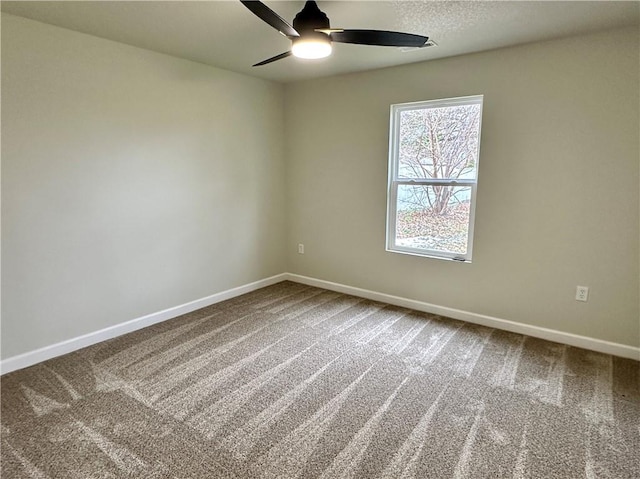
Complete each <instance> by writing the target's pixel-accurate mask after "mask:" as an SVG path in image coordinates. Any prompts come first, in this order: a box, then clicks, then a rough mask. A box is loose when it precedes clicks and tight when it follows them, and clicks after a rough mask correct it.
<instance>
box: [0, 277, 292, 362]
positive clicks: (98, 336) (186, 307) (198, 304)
mask: <svg viewBox="0 0 640 479" xmlns="http://www.w3.org/2000/svg"><path fill="white" fill-rule="evenodd" d="M286 279H287V274H286V273H282V274H277V275H275V276H271V277H269V278H265V279H261V280H259V281H255V282H253V283H249V284H245V285H242V286H238V287H236V288H232V289H228V290H226V291H222V292H220V293H216V294H212V295H211V296H207V297H206V298H201V299H196V300H195V301H190V302H189V303H185V304H181V305H179V306H174V307H173V308H169V309H165V310H163V311H158V312H157V313H152V314H148V315H146V316H142V317H140V318H135V319H132V320H130V321H126V322H124V323H120V324H116V325H115V326H110V327H108V328H104V329H101V330H99V331H94V332H92V333H88V334H84V335H82V336H78V337H76V338H72V339H68V340H66V341H62V342H60V343H56V344H52V345H50V346H45V347H43V348H40V349H36V350H34V351H30V352H28V353H24V354H19V355H18V356H13V357H10V358H7V359H3V360H2V361H0V374H6V373H10V372H11V371H15V370H17V369H23V368H26V367H29V366H33V365H34V364H37V363H40V362H42V361H46V360H47V359H52V358H55V357H58V356H62V355H63V354H68V353H71V352H73V351H77V350H78V349H82V348H86V347H87V346H91V345H92V344H96V343H99V342H102V341H106V340H107V339H112V338H115V337H117V336H121V335H123V334H127V333H130V332H132V331H137V330H138V329H142V328H146V327H147V326H151V325H152V324H156V323H160V322H162V321H166V320H168V319H172V318H175V317H177V316H181V315H183V314H186V313H190V312H192V311H195V310H197V309H200V308H204V307H206V306H210V305H212V304H215V303H219V302H221V301H225V300H227V299H231V298H235V297H236V296H240V295H242V294H245V293H250V292H251V291H255V290H257V289H260V288H264V287H265V286H270V285H272V284H275V283H279V282H281V281H284V280H286Z"/></svg>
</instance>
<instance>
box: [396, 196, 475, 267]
mask: <svg viewBox="0 0 640 479" xmlns="http://www.w3.org/2000/svg"><path fill="white" fill-rule="evenodd" d="M470 204H471V187H468V186H462V187H461V186H423V185H420V186H414V185H398V203H397V214H396V232H395V244H396V245H397V246H403V247H407V248H416V249H424V250H434V251H441V252H447V253H454V254H462V255H464V254H466V253H467V238H468V235H469V211H470Z"/></svg>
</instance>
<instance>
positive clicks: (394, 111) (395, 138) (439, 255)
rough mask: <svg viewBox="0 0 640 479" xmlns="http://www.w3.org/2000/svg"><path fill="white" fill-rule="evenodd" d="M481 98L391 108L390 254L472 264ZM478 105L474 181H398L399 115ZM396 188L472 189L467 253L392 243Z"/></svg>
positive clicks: (388, 199)
mask: <svg viewBox="0 0 640 479" xmlns="http://www.w3.org/2000/svg"><path fill="white" fill-rule="evenodd" d="M483 101H484V95H471V96H464V97H457V98H445V99H441V100H426V101H418V102H411V103H397V104H393V105H391V108H390V118H389V163H388V179H387V221H386V229H387V231H386V250H387V251H389V252H391V253H401V254H409V255H414V256H422V257H427V258H435V259H444V260H451V261H459V262H465V263H471V258H472V254H473V236H474V235H473V233H474V226H475V210H476V195H477V189H478V175H479V164H480V142H481V138H480V137H481V135H482V107H483ZM474 104H477V105H480V119H479V123H478V133H479V136H478V147H477V148H478V149H477V153H476V172H475V173H476V174H475V178H474V179H428V178H403V179H400V178H398V167H399V154H398V153H399V145H400V142H399V136H400V114H401V113H402V112H403V111H407V110H418V109H427V108H429V109H430V108H442V107H448V106H458V105H474ZM399 185H443V186H466V187H470V188H471V199H470V205H469V229H468V236H467V252H466V254H464V255H461V254H456V253H450V252H446V251H438V250H429V249H423V248H411V247H408V246H401V245H397V244H395V240H396V234H395V233H396V224H397V201H398V186H399Z"/></svg>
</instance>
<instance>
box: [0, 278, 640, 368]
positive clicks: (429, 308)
mask: <svg viewBox="0 0 640 479" xmlns="http://www.w3.org/2000/svg"><path fill="white" fill-rule="evenodd" d="M285 280H289V281H293V282H296V283H301V284H306V285H309V286H316V287H318V288H324V289H328V290H331V291H337V292H339V293H345V294H351V295H353V296H359V297H362V298H367V299H371V300H374V301H380V302H384V303H389V304H393V305H396V306H403V307H406V308H411V309H415V310H417V311H424V312H426V313H432V314H437V315H440V316H446V317H449V318H454V319H459V320H461V321H466V322H469V323H474V324H481V325H483V326H488V327H491V328H496V329H502V330H505V331H511V332H514V333H519V334H526V335H527V336H533V337H535V338H541V339H546V340H549V341H555V342H558V343H563V344H568V345H569V346H576V347H579V348H584V349H589V350H591V351H598V352H601V353H606V354H612V355H614V356H620V357H623V358H630V359H635V360H640V348H638V347H634V346H628V345H626V344H619V343H612V342H609V341H603V340H601V339H595V338H590V337H587V336H579V335H577V334H571V333H565V332H562V331H556V330H553V329H547V328H541V327H539V326H532V325H529V324H522V323H516V322H514V321H509V320H507V319H500V318H494V317H492V316H486V315H483V314H477V313H472V312H469V311H463V310H460V309H454V308H448V307H446V306H439V305H436V304H431V303H425V302H423V301H416V300H414V299H408V298H403V297H400V296H393V295H390V294H385V293H379V292H376V291H371V290H368V289H362V288H356V287H353V286H347V285H345V284H340V283H333V282H331V281H325V280H322V279H316V278H310V277H307V276H301V275H298V274H292V273H282V274H278V275H275V276H271V277H269V278H265V279H262V280H260V281H256V282H253V283H249V284H245V285H243V286H238V287H237V288H232V289H229V290H226V291H222V292H220V293H216V294H212V295H211V296H207V297H205V298H201V299H197V300H195V301H191V302H189V303H185V304H182V305H179V306H174V307H173V308H169V309H165V310H163V311H159V312H157V313H152V314H148V315H146V316H142V317H140V318H136V319H132V320H130V321H126V322H124V323H120V324H116V325H115V326H110V327H108V328H105V329H101V330H99V331H94V332H92V333H88V334H85V335H83V336H78V337H76V338H72V339H68V340H66V341H62V342H60V343H56V344H52V345H50V346H45V347H43V348H40V349H36V350H34V351H30V352H28V353H24V354H20V355H18V356H13V357H10V358H7V359H4V360H2V361H0V374H6V373H10V372H11V371H16V370H18V369H23V368H26V367H29V366H33V365H34V364H37V363H40V362H42V361H46V360H48V359H52V358H55V357H58V356H62V355H63V354H67V353H71V352H73V351H77V350H78V349H82V348H85V347H87V346H91V345H92V344H96V343H99V342H102V341H106V340H108V339H112V338H115V337H117V336H121V335H123V334H127V333H130V332H132V331H137V330H138V329H142V328H146V327H147V326H151V325H152V324H156V323H160V322H162V321H166V320H168V319H172V318H175V317H177V316H181V315H183V314H186V313H190V312H192V311H195V310H197V309H200V308H204V307H206V306H210V305H212V304H215V303H219V302H221V301H225V300H227V299H231V298H235V297H236V296H240V295H242V294H245V293H250V292H251V291H255V290H257V289H260V288H264V287H265V286H270V285H272V284H275V283H279V282H280V281H285Z"/></svg>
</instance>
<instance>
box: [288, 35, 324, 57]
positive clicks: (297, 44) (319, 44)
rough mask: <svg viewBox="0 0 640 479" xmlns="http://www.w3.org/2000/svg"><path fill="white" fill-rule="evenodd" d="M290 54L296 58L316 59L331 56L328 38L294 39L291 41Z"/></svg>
mask: <svg viewBox="0 0 640 479" xmlns="http://www.w3.org/2000/svg"><path fill="white" fill-rule="evenodd" d="M291 53H293V55H294V56H296V57H298V58H308V59H317V58H324V57H328V56H329V55H331V40H329V38H306V39H305V38H300V39H298V38H296V39H294V40H293V46H292V47H291Z"/></svg>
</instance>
